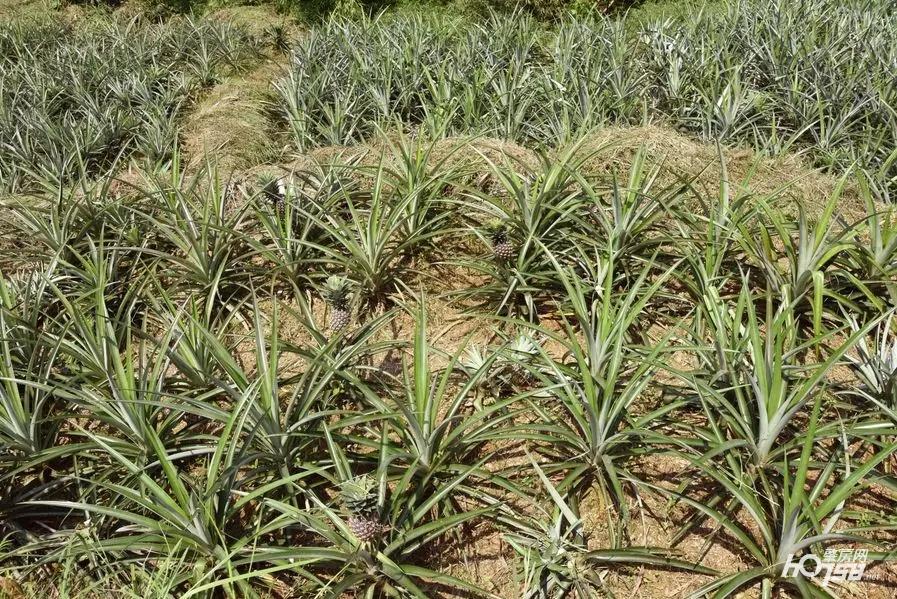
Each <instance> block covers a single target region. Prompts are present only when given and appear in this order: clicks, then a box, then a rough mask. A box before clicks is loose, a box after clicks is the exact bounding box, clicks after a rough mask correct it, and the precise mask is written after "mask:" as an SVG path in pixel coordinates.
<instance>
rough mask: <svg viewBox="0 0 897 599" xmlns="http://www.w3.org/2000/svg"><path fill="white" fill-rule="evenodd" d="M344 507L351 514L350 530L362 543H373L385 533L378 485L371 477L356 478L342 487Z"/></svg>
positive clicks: (341, 493)
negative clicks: (381, 517) (381, 520)
mask: <svg viewBox="0 0 897 599" xmlns="http://www.w3.org/2000/svg"><path fill="white" fill-rule="evenodd" d="M340 495H341V496H342V500H343V505H345V507H346V510H347V511H348V512H349V521H348V523H349V530H351V531H352V534H354V535H355V536H356V537H358V540H359V541H361V542H362V543H366V542H368V541H371V540H373V539H375V538H377V536H379V535H380V533H381V532H382V531H383V525H382V523H381V522H380V508H379V505H378V504H379V498H378V489H377V483H376V481H375V480H374V479H372V478H371V477H369V476H366V475H363V476H356V477H355V478H353V479H351V480H349V481H346V482H344V483H343V484H342V485H341V486H340Z"/></svg>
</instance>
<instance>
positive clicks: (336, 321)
mask: <svg viewBox="0 0 897 599" xmlns="http://www.w3.org/2000/svg"><path fill="white" fill-rule="evenodd" d="M324 299H325V300H326V301H327V305H328V306H330V330H331V331H340V330H342V329H344V328H345V327H346V326H347V325H348V324H349V322H350V320H351V316H352V315H351V310H350V307H349V281H348V280H347V279H346V278H345V277H340V276H337V275H331V276H330V277H329V278H328V279H327V289H326V290H325V292H324Z"/></svg>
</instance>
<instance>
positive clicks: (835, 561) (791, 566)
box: [782, 549, 869, 587]
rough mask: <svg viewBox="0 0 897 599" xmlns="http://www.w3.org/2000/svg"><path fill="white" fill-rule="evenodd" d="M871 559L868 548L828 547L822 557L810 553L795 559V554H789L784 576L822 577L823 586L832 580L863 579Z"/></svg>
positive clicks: (783, 572)
mask: <svg viewBox="0 0 897 599" xmlns="http://www.w3.org/2000/svg"><path fill="white" fill-rule="evenodd" d="M868 559H869V551H868V550H867V549H826V550H825V554H824V555H823V556H822V558H821V559H820V558H819V556H818V555H815V554H813V553H808V554H806V555H803V556H801V558H800V559H795V557H794V554H793V553H790V554H788V560H787V561H786V562H785V569H784V570H783V571H782V576H785V577H795V576H798V575H800V576H803V577H804V578H816V577H819V576H821V577H822V586H824V587H826V586H828V585H829V583H831V582H832V581H836V582H844V581H847V580H852V581H856V580H861V579H862V578H863V572H865V571H866V563H867V562H868Z"/></svg>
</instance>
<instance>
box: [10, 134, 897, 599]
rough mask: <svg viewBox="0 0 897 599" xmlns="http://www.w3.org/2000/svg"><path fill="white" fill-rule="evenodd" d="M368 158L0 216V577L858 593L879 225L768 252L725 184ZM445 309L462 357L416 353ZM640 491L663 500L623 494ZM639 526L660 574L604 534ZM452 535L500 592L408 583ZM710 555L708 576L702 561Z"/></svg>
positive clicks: (263, 586) (468, 581) (772, 209)
mask: <svg viewBox="0 0 897 599" xmlns="http://www.w3.org/2000/svg"><path fill="white" fill-rule="evenodd" d="M387 147H388V149H387V154H386V155H385V156H384V158H383V160H381V161H379V163H377V165H376V166H370V167H367V166H359V165H353V164H336V165H321V166H320V167H318V168H312V169H308V170H303V171H298V172H293V173H289V174H285V175H283V176H277V177H274V178H268V179H263V180H258V181H256V180H248V181H244V182H242V183H237V182H235V181H231V180H226V179H225V180H223V179H222V178H221V177H220V176H218V175H217V174H216V173H215V172H214V171H203V172H200V173H198V174H197V173H186V172H184V170H183V168H182V165H181V163H180V161H179V159H178V157H177V155H175V159H174V160H173V162H172V163H171V164H170V165H169V166H168V167H165V168H163V169H160V170H156V171H154V172H152V173H150V174H147V175H146V177H145V180H143V181H141V182H140V183H137V184H132V185H131V186H130V187H129V186H124V189H123V187H122V186H121V185H112V184H111V181H108V180H102V181H100V182H95V183H91V182H90V181H88V180H86V179H85V180H83V181H80V182H79V184H78V185H75V186H72V187H65V188H60V190H59V194H58V196H57V197H56V198H54V199H52V200H49V201H46V202H38V203H35V202H29V203H23V204H21V205H14V206H13V207H12V209H11V211H10V212H9V215H10V223H9V226H11V227H12V230H11V231H10V232H9V234H8V235H7V237H6V238H4V239H3V240H2V243H3V244H4V248H7V249H6V250H5V251H4V253H3V257H2V259H0V272H2V277H0V330H2V335H0V356H2V360H0V379H2V386H0V441H2V443H0V447H2V450H0V490H2V492H0V527H2V528H0V538H2V543H0V546H2V556H3V560H2V564H3V566H2V568H3V569H4V572H5V573H6V574H7V575H8V576H10V577H12V578H15V579H19V580H21V581H22V584H23V585H24V587H25V588H30V589H32V590H33V589H35V588H48V585H53V586H54V587H55V589H56V590H55V592H58V593H59V594H61V595H62V596H91V594H93V595H98V594H100V593H104V592H106V591H105V589H109V588H115V589H116V593H119V594H120V595H121V596H141V597H215V596H222V595H223V596H231V597H250V596H266V595H274V596H296V597H306V596H333V597H340V596H368V597H379V596H416V597H431V596H436V595H438V594H439V593H442V592H443V591H444V590H445V589H449V588H451V589H454V590H455V591H457V592H464V593H470V594H473V595H479V596H493V597H495V596H498V597H509V596H515V597H516V596H525V597H569V596H581V597H589V596H602V595H603V594H606V593H609V592H613V591H617V592H621V591H622V592H624V593H625V592H627V590H626V589H627V588H628V587H627V584H630V583H631V582H632V580H633V576H634V573H635V572H637V569H638V568H640V567H647V568H658V569H661V570H663V569H667V570H669V569H672V570H676V571H681V572H688V573H690V574H691V575H692V576H693V583H692V584H691V585H690V586H689V588H688V593H689V594H690V595H691V596H694V597H704V596H718V597H725V596H734V595H735V594H736V593H737V592H740V591H745V590H748V591H752V592H756V591H759V592H760V593H761V594H762V595H763V596H772V595H773V593H774V592H780V591H784V592H789V593H791V594H792V595H796V596H806V597H824V596H827V595H826V593H828V592H829V591H828V590H826V589H825V588H823V587H822V586H821V584H820V583H821V581H820V580H818V579H813V578H807V577H796V578H793V577H786V576H783V575H782V574H783V572H782V568H783V565H784V561H785V559H786V558H787V556H788V554H790V553H793V554H797V555H802V554H804V553H807V552H814V553H816V554H819V555H821V554H822V553H823V551H824V550H825V549H830V548H833V547H841V546H845V545H847V546H858V547H863V548H868V549H870V551H871V553H870V555H871V559H872V560H873V561H874V562H875V563H876V564H879V565H878V570H877V571H878V572H887V571H888V570H887V569H888V559H889V558H890V557H891V554H892V552H893V550H894V539H893V533H892V531H893V528H894V525H895V522H894V520H893V514H892V513H890V512H889V511H887V510H886V509H884V507H883V506H887V505H888V504H889V502H893V498H894V493H895V492H897V487H895V484H894V483H895V481H894V479H893V471H894V466H895V433H897V431H895V425H897V399H895V397H894V390H895V388H897V386H895V384H894V381H895V377H897V361H895V359H894V352H895V348H897V339H895V335H894V334H895V331H894V328H893V319H894V308H895V303H894V302H895V295H894V293H895V291H897V290H895V283H897V281H895V274H897V229H895V226H897V223H895V221H894V217H893V214H892V213H891V212H890V211H889V210H888V209H886V208H882V205H881V204H880V203H877V202H876V200H880V199H882V198H881V197H876V194H877V193H880V192H879V191H878V188H877V187H876V186H874V185H873V184H871V183H870V181H872V180H873V178H872V177H871V176H869V175H868V174H864V173H862V172H857V173H856V174H855V175H854V177H855V179H856V182H855V183H853V182H852V183H850V185H853V186H855V189H852V191H853V192H855V193H859V194H860V195H861V197H864V198H865V199H866V200H867V206H868V211H869V214H868V217H867V218H865V219H863V220H862V221H860V222H855V223H853V222H851V223H846V222H843V220H842V219H839V211H838V203H839V201H840V198H839V195H838V194H839V192H840V191H843V190H836V191H835V192H834V194H833V196H832V198H831V199H830V200H829V201H828V203H827V205H826V207H825V209H823V210H821V211H820V213H819V215H817V216H816V217H814V218H813V219H811V218H809V217H808V216H807V215H806V214H805V213H804V212H803V211H799V213H798V217H797V218H793V217H792V216H790V214H792V213H791V212H789V210H788V208H786V206H785V200H784V196H771V197H759V196H756V195H752V194H751V193H750V192H749V191H748V189H749V184H746V185H741V184H740V183H745V182H729V181H721V184H720V193H719V196H718V197H715V198H707V197H705V196H704V195H703V194H702V192H700V191H699V190H697V189H695V188H694V187H693V186H692V184H691V181H690V180H689V179H688V178H687V177H683V178H681V179H678V180H677V181H676V183H674V184H669V183H664V181H666V179H665V178H664V177H661V176H660V173H661V169H662V166H661V165H654V164H649V163H648V162H647V161H646V160H645V158H644V155H642V154H640V155H638V156H637V157H636V159H635V161H634V163H633V165H632V166H631V168H630V169H629V170H628V172H619V173H609V174H598V175H596V174H589V172H588V170H587V169H585V168H584V167H583V165H584V164H585V163H586V162H587V161H588V157H589V156H588V154H587V153H584V152H583V151H582V150H581V148H580V146H578V145H576V144H573V145H571V146H570V147H569V148H568V149H566V150H564V151H560V152H559V153H558V154H556V155H554V156H553V157H550V156H548V155H546V156H544V157H543V158H542V160H541V161H540V162H539V163H538V164H534V165H527V164H523V163H519V162H516V161H514V160H513V159H512V158H510V157H507V158H506V159H504V160H502V161H499V162H497V163H494V164H492V165H491V166H490V169H489V173H488V175H489V177H488V179H489V180H490V181H491V183H490V184H483V178H482V177H481V176H477V175H478V174H479V173H474V172H470V171H469V170H467V169H466V168H465V167H462V166H456V167H451V168H449V167H447V166H446V164H447V162H446V161H445V160H434V159H433V154H432V152H433V148H434V145H433V144H430V143H428V142H425V141H422V140H408V139H402V138H400V139H398V141H396V140H395V139H394V140H393V141H391V142H389V143H388V144H387ZM748 183H749V182H748ZM847 185H848V181H847V180H845V186H847ZM694 206H703V208H694ZM445 304H448V305H450V306H452V307H453V308H452V309H453V310H455V311H456V312H458V313H459V314H461V315H462V318H461V321H460V323H459V326H462V325H467V326H469V327H472V330H473V332H471V333H469V334H467V335H465V336H464V338H463V340H462V341H460V342H458V343H453V344H444V343H442V342H440V341H439V336H437V335H435V334H434V332H433V324H432V323H433V318H432V316H431V311H432V310H433V308H434V306H438V305H445ZM409 318H410V319H411V320H412V322H413V326H412V327H410V328H409V325H408V319H409ZM403 323H404V324H403ZM403 327H404V328H403ZM411 329H413V332H411ZM845 373H846V374H845ZM515 452H516V454H515ZM514 455H518V456H519V458H520V459H514V458H513V457H509V456H514ZM664 459H671V460H674V461H675V463H676V464H677V465H678V466H677V468H678V469H679V475H678V476H677V477H676V479H675V481H674V482H673V484H670V483H668V482H666V481H664V480H663V479H662V477H658V476H655V475H652V474H650V469H648V470H646V469H645V468H644V466H645V464H651V463H653V461H654V460H664ZM650 498H660V499H661V500H662V501H663V502H666V503H667V504H668V506H669V509H670V510H671V514H675V516H673V515H671V516H670V521H669V522H667V524H668V526H670V527H671V528H672V529H674V530H676V531H677V532H676V534H675V535H673V536H672V538H671V539H670V540H669V541H666V540H664V541H663V542H656V540H655V539H651V542H646V541H644V540H641V539H640V538H639V537H638V536H637V535H636V534H634V532H633V530H634V527H635V526H636V523H637V522H638V520H639V519H640V518H643V517H644V516H645V512H644V509H645V508H644V505H645V502H646V501H649V500H650ZM869 500H873V504H871V505H870V504H869ZM875 501H877V502H878V503H877V504H876V503H874V502H875ZM596 503H597V505H599V506H600V508H599V511H598V518H597V519H598V520H599V521H602V522H603V524H602V525H600V526H599V525H596V524H595V519H596V518H595V513H594V511H592V512H589V511H588V509H587V508H586V507H585V506H589V505H595V504H596ZM879 507H881V508H882V511H878V509H877V508H879ZM589 509H592V510H594V509H595V508H594V507H593V508H589ZM706 530H711V531H713V532H711V533H710V534H709V535H707V546H706V547H705V548H703V549H702V552H700V553H695V552H694V551H690V550H688V549H687V548H686V544H684V543H685V541H686V540H688V539H691V538H694V536H695V535H702V534H706V533H705V532H701V531H706ZM482 534H491V535H498V536H500V537H501V538H502V539H503V540H504V542H505V543H506V545H505V551H504V554H503V556H502V557H504V558H505V559H507V560H508V562H509V563H510V564H512V566H511V567H510V568H509V570H511V572H510V574H509V577H510V580H506V581H504V586H501V587H499V586H496V585H495V581H489V580H475V579H472V578H471V577H470V576H468V575H465V573H464V571H463V569H461V568H459V567H455V566H457V564H455V565H454V566H452V565H451V564H446V561H445V559H444V558H440V556H441V555H450V554H451V552H452V551H461V552H462V554H463V552H464V551H469V550H470V549H471V548H472V547H475V545H476V543H477V540H476V539H478V538H480V537H479V535H482ZM723 544H725V545H727V546H728V547H729V551H731V552H732V554H733V555H734V556H736V557H737V559H738V560H740V561H741V563H742V564H744V566H743V568H742V569H740V570H738V571H734V569H731V570H725V569H723V570H718V569H715V568H713V567H711V566H709V565H707V564H706V563H704V562H703V558H704V555H703V550H704V549H707V550H709V548H710V547H713V546H718V545H723ZM870 571H871V572H874V571H875V570H872V569H871V568H870Z"/></svg>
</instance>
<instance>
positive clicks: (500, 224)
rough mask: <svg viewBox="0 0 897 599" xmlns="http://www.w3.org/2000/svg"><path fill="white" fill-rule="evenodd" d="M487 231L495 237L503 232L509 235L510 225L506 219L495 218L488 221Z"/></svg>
mask: <svg viewBox="0 0 897 599" xmlns="http://www.w3.org/2000/svg"><path fill="white" fill-rule="evenodd" d="M486 231H487V232H488V233H489V234H490V235H492V236H493V237H495V236H496V235H501V234H504V235H507V233H508V225H507V223H506V222H505V221H504V220H502V219H500V218H495V219H492V220H490V221H489V222H487V223H486Z"/></svg>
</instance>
